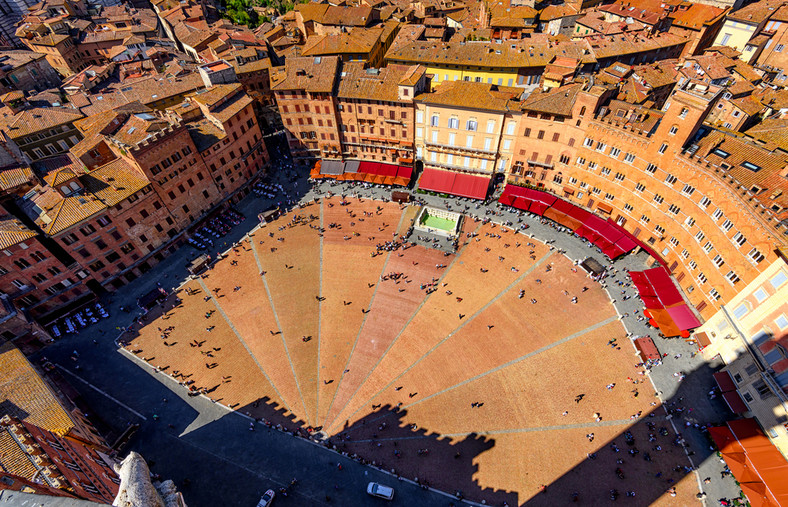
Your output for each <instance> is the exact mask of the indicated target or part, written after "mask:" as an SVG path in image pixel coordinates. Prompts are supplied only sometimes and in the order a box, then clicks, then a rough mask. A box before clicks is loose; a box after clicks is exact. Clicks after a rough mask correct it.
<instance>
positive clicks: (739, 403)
mask: <svg viewBox="0 0 788 507" xmlns="http://www.w3.org/2000/svg"><path fill="white" fill-rule="evenodd" d="M722 397H723V399H724V400H725V403H726V404H727V405H728V408H730V409H731V412H733V413H734V414H743V413H744V412H746V411H748V410H749V408H747V405H745V404H744V401H743V400H742V399H741V396H739V393H738V392H736V391H728V392H727V393H722Z"/></svg>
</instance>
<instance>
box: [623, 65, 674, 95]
mask: <svg viewBox="0 0 788 507" xmlns="http://www.w3.org/2000/svg"><path fill="white" fill-rule="evenodd" d="M632 75H633V78H635V79H638V80H639V81H640V82H641V83H643V84H644V85H646V86H648V87H650V88H660V87H662V86H668V85H674V84H676V82H677V72H676V70H675V69H674V68H673V67H672V66H671V65H669V64H668V63H667V62H666V61H665V60H663V61H660V62H657V63H653V64H649V65H638V66H636V67H635V68H633V69H632Z"/></svg>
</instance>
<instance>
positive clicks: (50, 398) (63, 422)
mask: <svg viewBox="0 0 788 507" xmlns="http://www.w3.org/2000/svg"><path fill="white" fill-rule="evenodd" d="M0 399H3V400H5V401H7V403H4V406H5V407H6V408H7V409H11V410H9V411H8V412H9V413H8V415H11V416H15V417H18V418H19V419H22V420H24V421H26V422H29V423H31V424H35V425H36V426H39V427H41V428H44V429H46V430H49V431H51V432H53V433H56V434H58V435H65V434H66V433H68V432H69V431H70V430H71V429H72V428H73V427H74V423H73V421H72V420H71V417H69V415H68V413H67V412H66V410H65V409H64V408H63V406H62V405H61V404H60V402H59V400H58V399H57V397H56V396H55V394H54V393H53V392H52V391H51V390H50V389H49V386H47V384H46V383H45V382H44V380H43V379H42V378H41V376H39V374H38V372H36V370H35V369H33V366H32V365H31V364H30V362H29V361H28V360H27V359H26V358H25V356H24V355H23V354H22V352H21V351H20V350H19V349H17V348H16V347H15V346H14V345H13V344H11V343H4V344H2V345H0ZM12 412H15V413H12ZM4 415H5V414H4Z"/></svg>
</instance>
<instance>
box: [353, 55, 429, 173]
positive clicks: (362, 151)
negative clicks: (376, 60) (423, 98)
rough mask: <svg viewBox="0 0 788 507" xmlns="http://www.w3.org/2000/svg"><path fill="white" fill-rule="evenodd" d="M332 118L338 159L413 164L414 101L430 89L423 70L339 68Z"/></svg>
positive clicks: (364, 66) (411, 67)
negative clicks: (339, 147)
mask: <svg viewBox="0 0 788 507" xmlns="http://www.w3.org/2000/svg"><path fill="white" fill-rule="evenodd" d="M341 69H342V70H341V74H340V77H339V83H338V86H337V115H338V120H339V130H340V140H341V143H342V157H343V158H361V159H364V160H376V161H380V162H408V161H410V162H412V160H413V155H414V147H413V141H414V135H413V119H414V106H413V101H414V98H415V97H416V96H417V95H419V94H421V93H423V92H424V91H425V90H427V89H429V81H428V78H427V76H426V74H425V70H424V67H420V66H410V67H407V66H402V65H389V66H388V67H384V68H382V69H375V68H367V67H366V65H365V64H364V63H363V62H352V63H346V64H343V65H342V68H341Z"/></svg>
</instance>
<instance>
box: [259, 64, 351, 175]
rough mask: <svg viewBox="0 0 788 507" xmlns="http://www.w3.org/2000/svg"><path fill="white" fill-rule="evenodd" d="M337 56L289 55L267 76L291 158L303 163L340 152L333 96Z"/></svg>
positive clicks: (330, 156) (337, 122)
mask: <svg viewBox="0 0 788 507" xmlns="http://www.w3.org/2000/svg"><path fill="white" fill-rule="evenodd" d="M339 61H340V60H339V57H337V56H330V57H326V58H321V57H316V58H305V57H302V58H291V59H289V60H288V62H287V65H285V68H284V69H282V70H280V71H279V72H277V73H275V74H273V75H272V76H271V89H272V90H273V92H274V95H275V97H276V103H277V105H278V107H279V113H280V115H281V117H282V123H283V124H284V128H285V132H286V133H287V141H288V143H289V145H290V151H291V152H292V154H293V160H294V161H296V162H297V163H299V164H303V165H306V166H311V165H314V163H315V162H317V160H318V159H321V158H329V159H339V158H340V157H341V155H342V148H341V146H340V136H339V121H338V118H337V114H336V97H335V95H334V92H335V86H336V83H337V77H338V72H337V71H338V69H339Z"/></svg>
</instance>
